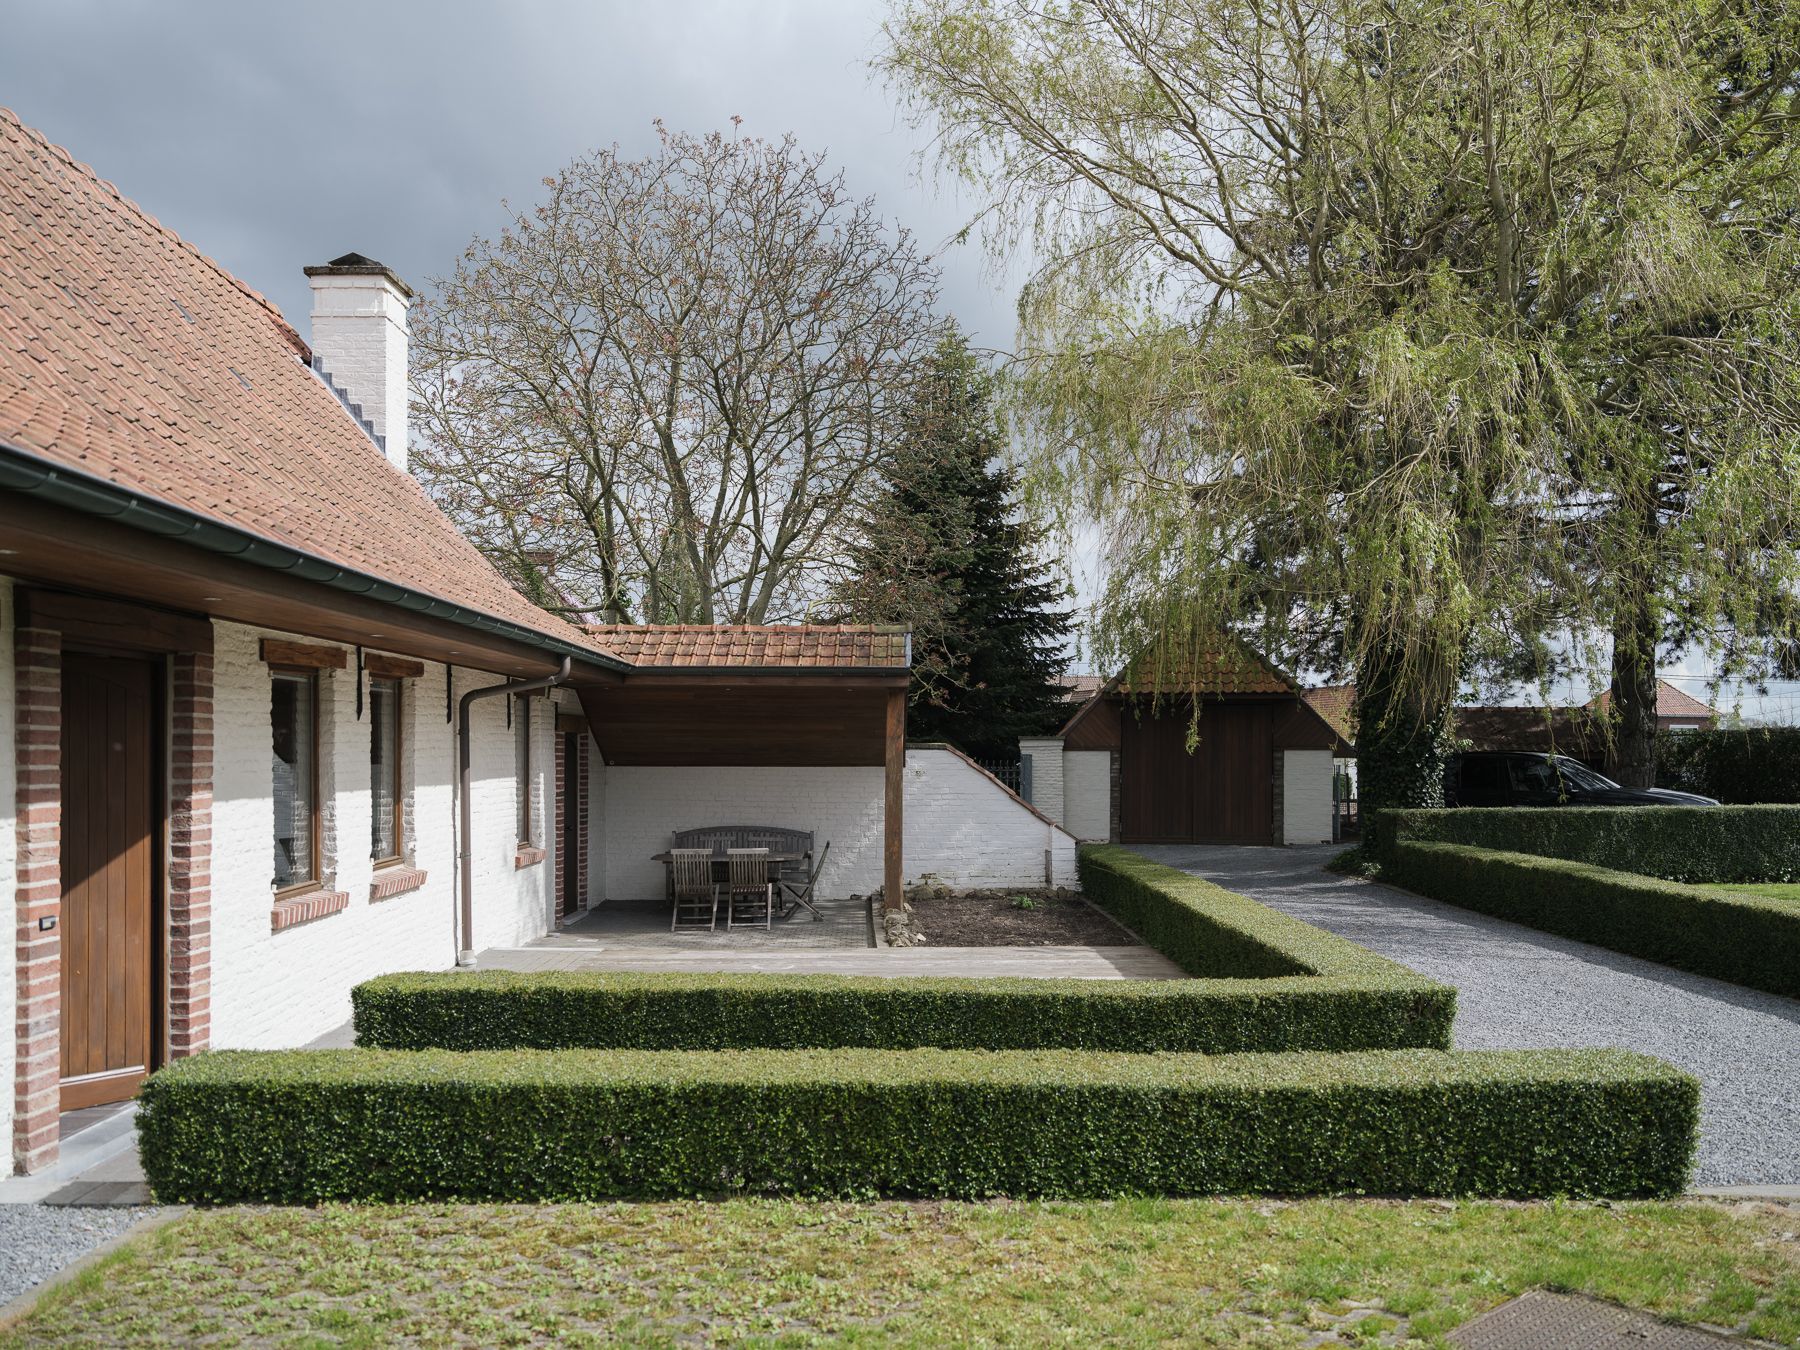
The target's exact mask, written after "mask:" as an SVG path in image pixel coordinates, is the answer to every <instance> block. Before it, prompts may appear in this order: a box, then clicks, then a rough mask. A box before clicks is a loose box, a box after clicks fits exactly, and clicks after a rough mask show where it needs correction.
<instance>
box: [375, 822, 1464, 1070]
mask: <svg viewBox="0 0 1800 1350" xmlns="http://www.w3.org/2000/svg"><path fill="white" fill-rule="evenodd" d="M1081 870H1082V882H1083V886H1084V888H1085V889H1086V890H1087V893H1088V894H1089V896H1090V897H1091V898H1093V899H1094V901H1095V902H1096V903H1097V904H1100V905H1101V906H1102V907H1103V908H1105V909H1107V910H1109V911H1110V912H1112V913H1114V914H1115V915H1117V916H1118V917H1119V918H1120V919H1122V920H1123V921H1124V922H1125V923H1127V924H1128V925H1130V926H1131V927H1132V928H1134V929H1136V930H1137V931H1138V932H1139V933H1140V934H1142V935H1143V936H1144V937H1145V938H1146V939H1147V940H1149V941H1150V942H1151V944H1152V945H1153V946H1156V947H1158V948H1159V949H1160V950H1162V951H1163V952H1165V953H1166V954H1167V955H1169V956H1170V957H1171V958H1172V959H1173V960H1174V961H1175V962H1176V963H1177V964H1179V965H1181V966H1182V967H1183V968H1184V969H1186V970H1188V971H1189V972H1191V973H1193V974H1195V975H1198V976H1202V977H1209V978H1199V979H1193V980H1069V979H1031V978H1017V979H966V978H943V979H932V978H915V977H910V976H909V977H906V978H904V979H900V978H890V977H885V976H878V975H867V976H846V975H710V974H708V975H687V974H681V975H673V974H628V973H612V972H581V973H574V972H555V973H533V974H518V973H513V972H507V971H477V972H468V971H445V972H440V973H433V974H407V975H388V976H383V977H381V978H379V979H375V980H370V981H368V982H367V983H365V984H362V985H359V986H358V987H357V989H356V990H355V991H354V993H353V995H352V999H353V1003H354V1005H355V1012H356V1039H357V1044H358V1045H363V1046H370V1047H380V1048H386V1049H394V1050H420V1049H427V1048H439V1049H446V1050H504V1049H510V1048H513V1047H525V1048H535V1049H560V1048H583V1049H635V1050H727V1049H739V1048H743V1049H775V1050H784V1049H803V1048H824V1049H830V1048H848V1047H856V1046H860V1047H868V1048H873V1049H911V1048H915V1047H921V1046H931V1047H937V1048H940V1049H984V1050H1040V1049H1041V1050H1051V1049H1071V1050H1117V1051H1151V1050H1166V1051H1199V1052H1203V1053H1207V1054H1229V1053H1234V1052H1239V1051H1252V1050H1270V1051H1273V1050H1366V1049H1396V1048H1404V1047H1409V1046H1419V1047H1438V1048H1444V1047H1448V1046H1449V1044H1450V1024H1451V1021H1452V1019H1453V1018H1454V1016H1455V1012H1456V991H1455V990H1453V989H1450V988H1448V987H1446V986H1444V985H1441V984H1436V983H1433V982H1432V981H1430V980H1427V979H1425V978H1423V977H1422V976H1419V975H1416V974H1414V973H1413V972H1412V971H1409V970H1407V969H1406V968H1405V967H1404V966H1400V965H1397V964H1396V963H1394V962H1392V961H1388V960H1386V959H1384V958H1382V957H1379V956H1377V955H1375V954H1374V953H1373V952H1371V951H1368V950H1367V949H1365V948H1362V947H1359V946H1357V945H1356V944H1355V943H1353V942H1349V941H1346V940H1345V939H1343V938H1339V937H1334V936H1333V935H1332V934H1330V933H1326V932H1324V931H1323V930H1321V929H1317V928H1313V927H1312V926H1310V925H1309V924H1305V923H1302V922H1300V921H1299V920H1298V919H1290V918H1288V917H1287V916H1285V915H1282V914H1278V913H1276V912H1275V911H1274V910H1271V909H1269V908H1267V907H1266V906H1263V905H1259V904H1257V903H1256V902H1255V901H1253V900H1248V899H1245V898H1244V897H1243V896H1241V895H1234V894H1232V893H1231V892H1229V891H1225V890H1221V889H1220V888H1219V887H1217V886H1214V885H1211V884H1210V883H1208V882H1205V881H1201V880H1199V879H1198V878H1196V877H1190V876H1187V875H1186V874H1184V873H1181V872H1177V871H1175V870H1174V869H1173V868H1169V867H1163V866H1161V865H1160V864H1157V863H1152V862H1150V861H1148V860H1147V859H1144V858H1141V857H1138V856H1137V855H1136V854H1132V853H1128V852H1126V851H1125V850H1123V849H1117V848H1100V849H1093V850H1086V851H1084V852H1083V855H1082V860H1081ZM1226 976H1234V977H1236V978H1223V977H1226Z"/></svg>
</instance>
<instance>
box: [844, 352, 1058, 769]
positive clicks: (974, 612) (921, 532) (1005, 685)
mask: <svg viewBox="0 0 1800 1350" xmlns="http://www.w3.org/2000/svg"><path fill="white" fill-rule="evenodd" d="M992 403H993V376H992V373H991V372H990V371H989V370H988V369H987V368H986V366H985V365H984V364H983V363H982V361H981V360H980V358H979V357H977V356H976V355H975V354H974V353H973V352H971V351H970V350H969V345H968V342H967V340H966V339H965V338H963V337H962V336H961V335H960V334H958V335H953V336H951V337H950V338H948V339H946V340H945V341H944V342H943V344H942V345H941V346H939V347H938V349H937V351H936V353H935V354H934V356H933V358H932V361H931V368H930V369H929V371H928V372H927V374H926V376H925V378H924V379H923V380H922V381H921V383H920V389H919V392H918V394H917V396H916V398H915V400H914V402H913V404H912V407H911V409H910V410H909V415H908V417H907V419H906V423H905V427H904V431H903V434H902V437H901V440H900V443H899V444H898V445H897V446H896V447H895V451H894V455H893V458H892V460H891V462H890V466H889V469H888V481H887V485H886V491H885V492H884V493H883V494H882V495H881V496H880V497H879V498H878V499H877V502H876V504H875V506H874V507H873V508H872V509H871V511H870V512H869V513H868V515H867V517H866V518H865V520H864V521H863V529H862V532H861V538H860V539H859V541H858V542H857V544H856V546H855V548H854V550H853V559H852V569H851V570H852V575H851V578H850V580H849V581H848V582H847V583H846V585H845V587H844V591H843V600H844V605H845V609H846V617H848V618H850V619H853V620H856V621H860V622H874V623H902V624H905V625H906V626H907V627H908V628H910V629H911V630H912V635H913V688H912V695H911V702H910V706H909V709H908V714H907V734H908V736H909V737H910V738H911V739H914V740H941V741H948V742H950V743H951V744H952V745H955V746H957V747H958V748H959V749H961V750H963V751H965V752H967V753H968V754H971V755H974V756H976V757H978V758H1006V757H1010V756H1011V755H1012V754H1014V753H1016V751H1017V748H1018V741H1019V737H1021V736H1031V735H1039V734H1042V733H1044V732H1045V731H1050V730H1054V729H1055V727H1056V725H1057V724H1058V722H1059V721H1060V720H1061V716H1062V714H1063V712H1064V711H1065V710H1064V708H1063V704H1062V690H1061V687H1060V685H1059V684H1058V682H1057V680H1058V677H1059V676H1060V675H1061V674H1062V671H1063V669H1064V667H1065V665H1066V663H1067V653H1066V650H1065V645H1066V643H1067V640H1068V637H1069V633H1070V629H1071V626H1072V621H1071V617H1070V614H1069V611H1068V610H1067V609H1065V608H1061V606H1062V605H1063V604H1064V603H1065V602H1066V600H1067V598H1068V590H1067V588H1066V587H1065V586H1064V585H1063V584H1062V583H1061V582H1059V581H1058V580H1056V579H1055V577H1054V576H1053V574H1052V572H1051V568H1050V566H1049V564H1048V562H1047V561H1046V559H1045V557H1044V554H1043V546H1044V534H1043V531H1041V530H1040V529H1039V528H1037V527H1036V526H1034V525H1032V524H1031V523H1030V522H1028V521H1026V520H1024V519H1022V518H1021V516H1020V512H1019V507H1018V500H1017V499H1018V482H1017V479H1016V477H1015V476H1014V474H1013V473H1012V472H1011V471H1010V470H1009V469H1007V468H1005V467H1004V466H1003V465H1002V464H1001V463H1000V462H999V452H1000V434H999V430H998V428H997V426H996V424H995V419H994V414H993V407H992Z"/></svg>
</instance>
